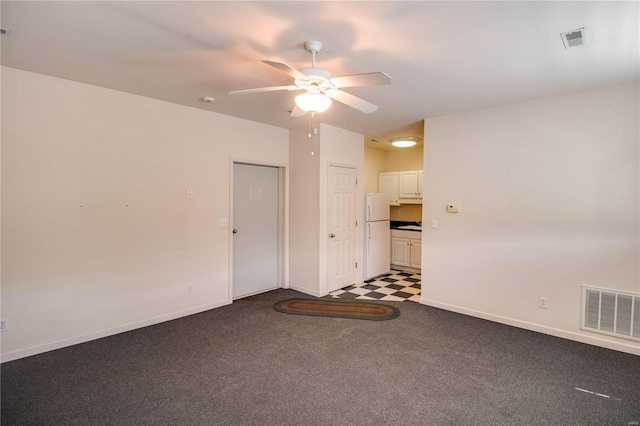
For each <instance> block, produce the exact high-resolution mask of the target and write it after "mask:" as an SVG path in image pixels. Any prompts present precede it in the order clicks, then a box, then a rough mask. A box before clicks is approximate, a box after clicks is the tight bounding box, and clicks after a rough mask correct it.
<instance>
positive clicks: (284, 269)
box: [227, 157, 289, 303]
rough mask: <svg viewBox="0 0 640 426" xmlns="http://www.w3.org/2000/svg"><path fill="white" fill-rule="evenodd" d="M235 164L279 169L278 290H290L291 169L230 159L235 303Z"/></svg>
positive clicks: (230, 288)
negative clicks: (289, 185) (289, 194)
mask: <svg viewBox="0 0 640 426" xmlns="http://www.w3.org/2000/svg"><path fill="white" fill-rule="evenodd" d="M235 164H244V165H248V166H261V167H273V168H277V169H278V283H277V284H278V288H289V256H288V255H289V245H288V241H289V196H288V193H287V187H288V183H289V168H288V165H287V164H285V163H277V162H270V161H262V160H255V159H247V158H238V157H229V220H228V221H227V225H228V228H227V236H228V237H227V238H228V240H229V249H228V250H229V266H228V271H229V283H228V296H227V297H228V301H229V303H233V226H234V224H233V172H234V165H235Z"/></svg>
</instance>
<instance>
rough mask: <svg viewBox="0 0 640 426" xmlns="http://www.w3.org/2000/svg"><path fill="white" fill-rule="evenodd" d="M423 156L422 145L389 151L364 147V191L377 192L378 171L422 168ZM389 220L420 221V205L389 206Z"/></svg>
mask: <svg viewBox="0 0 640 426" xmlns="http://www.w3.org/2000/svg"><path fill="white" fill-rule="evenodd" d="M423 157H424V155H423V147H422V145H421V146H416V147H413V148H402V149H401V148H397V149H393V150H390V151H383V150H381V149H375V148H368V147H367V148H365V150H364V161H365V166H364V167H365V173H364V184H365V192H378V173H383V172H400V171H404V170H422V167H423V164H422V162H423ZM391 220H404V221H421V220H422V205H420V204H406V205H402V206H397V207H391Z"/></svg>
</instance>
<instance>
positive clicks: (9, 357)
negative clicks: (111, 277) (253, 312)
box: [0, 300, 231, 362]
mask: <svg viewBox="0 0 640 426" xmlns="http://www.w3.org/2000/svg"><path fill="white" fill-rule="evenodd" d="M230 304H231V300H222V301H220V302H216V303H210V304H207V305H202V306H197V307H195V308H189V309H185V310H183V311H178V312H174V313H171V314H166V315H160V316H157V317H153V318H149V319H146V320H142V321H136V322H132V323H129V324H125V325H121V326H118V327H113V328H108V329H106V330H101V331H96V332H95V333H89V334H84V335H82V336H77V337H71V338H69V339H63V340H58V341H55V342H50V343H46V344H44V345H38V346H32V347H30V348H26V349H20V350H17V351H13V352H8V353H6V354H2V355H1V356H0V362H8V361H14V360H16V359H20V358H25V357H28V356H32V355H37V354H41V353H44V352H49V351H53V350H56V349H62V348H66V347H67V346H73V345H77V344H79V343H86V342H89V341H91V340H96V339H101V338H103V337H108V336H113V335H116V334H120V333H124V332H127V331H131V330H136V329H138V328H143V327H149V326H150V325H155V324H160V323H163V322H167V321H171V320H174V319H178V318H183V317H187V316H189V315H193V314H199V313H201V312H205V311H209V310H211V309H215V308H220V307H222V306H226V305H230Z"/></svg>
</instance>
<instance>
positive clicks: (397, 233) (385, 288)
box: [328, 138, 423, 302]
mask: <svg viewBox="0 0 640 426" xmlns="http://www.w3.org/2000/svg"><path fill="white" fill-rule="evenodd" d="M416 139H417V138H416ZM364 151H365V152H364V193H365V231H364V233H365V247H364V263H365V265H364V278H365V280H364V282H363V283H359V284H354V285H351V286H348V287H346V288H343V289H340V290H337V291H334V292H331V293H329V296H328V297H332V298H341V299H344V298H352V299H359V300H373V299H375V300H380V301H406V300H408V301H413V302H419V301H420V293H421V268H422V265H421V263H422V262H421V259H422V200H423V194H422V180H423V169H422V167H423V166H422V164H423V145H422V143H421V140H419V141H418V142H417V143H416V144H415V145H414V146H410V147H396V146H393V145H391V143H383V142H377V141H373V140H368V141H366V142H365V149H364Z"/></svg>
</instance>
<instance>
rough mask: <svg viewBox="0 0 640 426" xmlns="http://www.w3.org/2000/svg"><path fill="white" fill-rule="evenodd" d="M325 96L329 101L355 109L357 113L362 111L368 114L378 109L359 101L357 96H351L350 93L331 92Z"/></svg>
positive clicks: (368, 103) (362, 100) (375, 106)
mask: <svg viewBox="0 0 640 426" xmlns="http://www.w3.org/2000/svg"><path fill="white" fill-rule="evenodd" d="M327 94H328V95H329V97H330V98H331V99H334V100H336V101H338V102H342V103H343V104H345V105H347V106H350V107H351V108H355V109H357V110H358V111H362V112H364V113H365V114H370V113H372V112H374V111H375V110H377V109H378V106H377V105H374V104H372V103H370V102H367V101H365V100H364V99H360V98H359V97H357V96H353V95H352V94H350V93H347V92H343V91H342V90H338V89H336V90H332V91H331V92H330V93H327Z"/></svg>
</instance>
